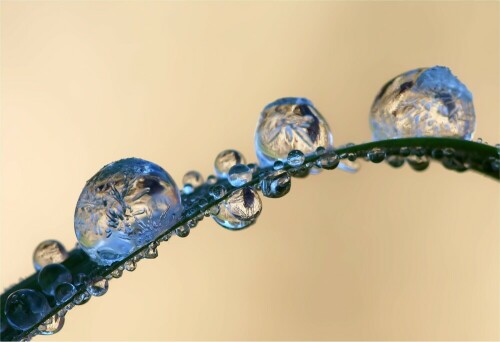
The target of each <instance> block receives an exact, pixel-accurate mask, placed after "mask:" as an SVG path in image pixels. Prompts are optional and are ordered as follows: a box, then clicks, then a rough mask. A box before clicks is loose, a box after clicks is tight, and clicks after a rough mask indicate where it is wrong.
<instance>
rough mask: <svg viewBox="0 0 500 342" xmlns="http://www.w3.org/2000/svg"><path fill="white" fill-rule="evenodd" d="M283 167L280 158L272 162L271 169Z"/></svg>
mask: <svg viewBox="0 0 500 342" xmlns="http://www.w3.org/2000/svg"><path fill="white" fill-rule="evenodd" d="M283 167H285V164H284V163H283V162H282V161H281V160H277V161H275V162H274V164H273V169H274V170H276V171H278V170H281V169H283Z"/></svg>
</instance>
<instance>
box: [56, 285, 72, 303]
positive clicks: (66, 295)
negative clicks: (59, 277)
mask: <svg viewBox="0 0 500 342" xmlns="http://www.w3.org/2000/svg"><path fill="white" fill-rule="evenodd" d="M75 293H76V287H75V285H73V284H71V283H61V284H59V285H58V286H57V287H56V289H55V291H54V299H55V300H56V303H57V304H58V305H60V304H62V303H64V302H66V301H67V300H69V299H70V298H71V297H72V296H73V295H74V294H75Z"/></svg>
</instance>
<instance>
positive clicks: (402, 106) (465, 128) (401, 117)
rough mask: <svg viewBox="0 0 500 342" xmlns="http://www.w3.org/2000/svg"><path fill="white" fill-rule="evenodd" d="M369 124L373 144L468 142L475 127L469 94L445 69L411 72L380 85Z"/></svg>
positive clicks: (436, 67)
mask: <svg viewBox="0 0 500 342" xmlns="http://www.w3.org/2000/svg"><path fill="white" fill-rule="evenodd" d="M370 124H371V129H372V134H373V138H374V139H375V140H383V139H392V138H404V137H423V136H436V137H457V138H463V139H469V140H470V139H471V138H472V135H473V133H474V129H475V127H476V118H475V113H474V106H473V104H472V94H471V93H470V92H469V90H468V89H467V87H466V86H465V85H464V84H462V83H461V82H460V81H459V80H458V79H457V78H456V77H455V76H454V75H453V74H452V73H451V71H450V69H448V68H446V67H442V66H435V67H432V68H421V69H415V70H411V71H408V72H405V73H403V74H401V75H399V76H397V77H395V78H394V79H392V80H391V81H389V82H388V83H387V84H386V85H384V87H383V88H382V90H381V91H380V92H379V94H378V95H377V97H376V98H375V101H374V103H373V105H372V108H371V112H370Z"/></svg>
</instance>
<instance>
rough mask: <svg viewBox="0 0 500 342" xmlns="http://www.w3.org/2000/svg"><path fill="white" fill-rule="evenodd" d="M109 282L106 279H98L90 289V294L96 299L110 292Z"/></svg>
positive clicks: (88, 288) (88, 289)
mask: <svg viewBox="0 0 500 342" xmlns="http://www.w3.org/2000/svg"><path fill="white" fill-rule="evenodd" d="M108 286H109V284H108V281H107V280H106V279H102V278H98V279H97V280H94V281H93V282H92V283H91V284H90V285H89V286H88V287H87V291H88V293H89V294H91V295H92V296H95V297H100V296H102V295H104V294H105V293H106V292H108Z"/></svg>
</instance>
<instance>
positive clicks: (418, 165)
mask: <svg viewBox="0 0 500 342" xmlns="http://www.w3.org/2000/svg"><path fill="white" fill-rule="evenodd" d="M406 161H407V162H408V164H409V165H410V166H411V167H412V168H413V169H414V170H415V171H424V170H425V169H427V168H428V167H429V163H430V162H429V158H428V157H427V156H408V157H407V158H406Z"/></svg>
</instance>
